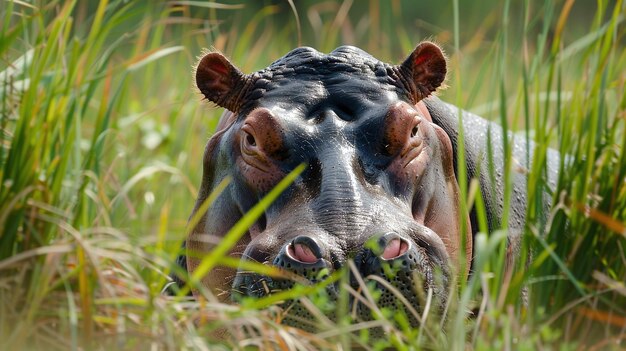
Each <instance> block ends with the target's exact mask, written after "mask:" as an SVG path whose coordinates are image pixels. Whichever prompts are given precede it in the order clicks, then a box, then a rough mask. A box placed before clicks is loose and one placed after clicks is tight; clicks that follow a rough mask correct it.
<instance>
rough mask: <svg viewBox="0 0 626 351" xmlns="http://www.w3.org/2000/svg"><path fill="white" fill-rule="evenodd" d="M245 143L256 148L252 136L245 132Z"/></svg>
mask: <svg viewBox="0 0 626 351" xmlns="http://www.w3.org/2000/svg"><path fill="white" fill-rule="evenodd" d="M246 143H247V144H248V145H250V146H256V139H254V136H253V135H252V134H250V133H247V132H246Z"/></svg>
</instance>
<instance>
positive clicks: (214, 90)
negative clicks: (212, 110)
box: [196, 52, 248, 112]
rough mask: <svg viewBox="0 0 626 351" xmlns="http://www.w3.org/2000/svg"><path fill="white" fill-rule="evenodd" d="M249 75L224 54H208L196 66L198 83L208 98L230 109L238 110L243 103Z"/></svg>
mask: <svg viewBox="0 0 626 351" xmlns="http://www.w3.org/2000/svg"><path fill="white" fill-rule="evenodd" d="M247 79H248V77H247V76H246V75H245V74H243V73H242V72H241V71H240V70H239V69H237V67H235V66H233V65H232V64H231V63H230V61H228V59H227V58H226V57H224V56H223V55H222V54H220V53H217V52H211V53H208V54H206V55H205V56H204V57H203V58H202V59H201V60H200V62H199V63H198V67H197V68H196V85H197V86H198V89H200V91H201V92H202V94H203V95H204V96H205V97H206V98H207V100H209V101H212V102H214V103H215V104H217V105H218V106H221V107H224V108H226V109H228V110H230V111H233V112H237V110H238V109H239V107H240V105H241V101H239V98H240V97H241V95H242V94H241V90H242V89H243V88H244V87H245V86H246V80H247Z"/></svg>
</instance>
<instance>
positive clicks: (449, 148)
mask: <svg viewBox="0 0 626 351" xmlns="http://www.w3.org/2000/svg"><path fill="white" fill-rule="evenodd" d="M445 75H446V60H445V57H444V55H443V53H442V52H441V50H440V49H439V47H437V46H436V45H435V44H433V43H429V42H424V43H421V44H420V45H418V46H417V48H416V49H415V50H414V51H413V52H412V53H411V54H410V55H409V57H408V58H407V59H406V60H405V61H404V62H403V63H402V64H401V65H389V64H386V63H382V62H380V61H378V60H377V59H375V58H374V57H372V56H370V55H369V54H367V53H366V52H364V51H362V50H360V49H358V48H354V47H349V46H343V47H340V48H337V49H336V50H335V51H333V52H332V53H330V54H328V55H324V54H321V53H319V52H317V51H315V50H314V49H311V48H299V49H296V50H293V51H292V52H290V53H288V54H287V55H286V56H285V57H283V58H281V59H279V60H278V61H276V62H274V63H273V64H272V65H271V66H270V67H268V68H267V69H265V70H262V71H259V72H255V73H252V74H249V75H246V74H243V73H242V72H240V71H239V70H238V69H237V68H236V67H235V66H233V65H232V64H231V63H230V62H229V61H228V60H227V59H226V58H225V57H223V56H222V55H220V54H218V53H209V54H207V55H206V56H205V57H204V58H203V59H202V60H201V61H200V63H199V64H198V68H197V70H196V82H197V84H198V88H199V89H200V91H201V92H202V93H203V95H204V96H205V97H206V98H207V99H208V100H209V101H211V102H213V103H215V104H217V105H219V106H221V107H224V108H226V109H227V112H226V113H225V114H224V115H223V116H222V119H221V121H220V123H219V125H218V131H217V132H216V134H215V135H214V136H213V137H212V138H211V139H210V140H209V142H208V144H207V147H206V150H205V155H204V173H203V178H202V185H201V187H200V192H199V195H198V199H197V202H196V206H195V208H194V214H195V213H196V212H197V211H198V209H199V208H200V205H201V204H202V203H203V202H204V201H205V200H206V198H207V197H208V196H209V194H211V192H212V191H213V189H214V188H215V187H216V186H217V184H219V183H220V182H221V181H223V180H224V179H225V178H226V177H231V178H232V182H231V184H230V185H229V186H228V188H227V189H226V190H225V191H224V192H223V193H222V194H221V195H220V196H219V197H218V199H217V200H216V202H215V203H214V205H212V206H211V207H210V208H209V209H208V211H207V212H206V213H204V214H203V215H202V217H201V220H200V222H199V223H198V224H197V225H196V227H195V228H194V230H193V231H192V232H191V234H190V235H189V237H188V240H187V241H186V248H187V255H186V257H185V256H181V259H180V261H179V262H180V263H181V265H183V266H184V267H185V268H186V269H187V270H188V271H189V272H190V273H193V272H194V271H195V269H196V268H197V267H198V265H199V264H200V262H201V260H202V257H203V255H205V254H206V253H207V252H209V251H210V250H211V249H212V248H213V247H214V245H215V242H216V241H219V239H220V238H221V237H223V236H224V235H225V233H226V232H227V231H228V230H229V229H230V228H231V227H232V226H233V225H234V224H235V223H236V222H237V221H238V220H239V219H240V218H241V217H242V216H243V215H244V214H245V213H246V212H247V211H248V210H249V209H250V208H251V207H252V206H254V205H255V204H256V203H257V202H258V201H259V199H261V198H262V197H263V196H264V195H265V194H267V192H268V191H269V190H271V189H272V188H273V187H274V186H275V185H276V184H277V183H278V182H279V181H280V180H281V179H282V178H283V177H284V176H285V175H286V174H288V173H289V172H290V171H291V170H293V169H294V168H295V167H296V166H298V165H299V164H302V163H304V164H306V165H307V168H306V170H305V171H304V172H303V173H302V174H301V175H300V176H299V177H298V179H296V181H295V182H294V183H293V184H292V185H291V186H290V187H289V188H288V189H287V190H286V191H285V192H283V193H282V194H281V195H280V197H279V198H278V199H277V200H276V201H275V202H274V203H273V204H272V205H271V206H270V207H269V208H268V209H267V210H266V212H265V214H264V215H263V216H262V217H261V218H260V219H259V220H258V221H257V223H256V224H255V225H253V226H252V227H251V228H250V229H249V230H248V232H247V233H246V235H244V236H243V238H242V239H241V240H240V241H239V242H238V244H237V245H236V246H235V247H234V248H233V250H231V252H230V253H229V255H231V256H232V257H237V258H242V259H244V260H253V261H257V262H261V263H265V264H273V265H275V266H278V267H281V268H283V269H285V270H288V271H291V272H292V273H295V274H297V275H300V276H302V277H304V278H305V280H306V281H310V282H317V281H320V280H323V279H325V276H324V275H322V276H320V275H319V274H318V273H319V272H320V270H325V271H326V272H328V273H330V272H333V271H335V270H337V269H340V268H341V267H344V266H346V264H347V261H348V260H350V259H352V260H354V262H355V266H356V267H357V270H359V273H360V274H361V275H363V276H368V275H372V274H373V275H379V276H381V277H382V278H384V279H386V280H387V281H388V282H389V283H390V284H391V286H393V287H394V288H397V289H399V290H400V291H401V292H402V294H403V295H404V296H405V298H406V299H407V300H408V301H409V302H410V303H411V304H412V305H413V306H414V307H415V308H416V309H417V310H420V306H421V305H422V303H421V302H420V301H419V297H418V296H419V295H420V294H419V293H418V292H417V291H416V289H419V288H423V289H424V290H427V289H430V290H432V291H433V293H434V296H435V298H436V301H438V302H439V303H440V305H441V306H443V304H444V303H445V299H446V296H447V290H448V289H449V282H450V281H452V279H451V278H452V276H453V275H455V274H456V275H458V277H461V278H462V279H465V277H466V276H467V274H468V273H469V267H470V266H471V263H472V239H473V236H474V235H475V234H476V232H477V231H478V225H477V220H476V213H475V209H473V208H472V209H471V210H470V211H469V213H464V212H463V211H462V209H461V207H460V205H459V203H460V198H459V189H458V181H457V176H456V174H457V154H456V153H457V149H458V120H459V118H458V115H457V114H458V111H459V110H458V109H457V108H456V107H454V106H452V105H448V104H446V103H444V102H442V101H441V100H439V99H438V98H436V97H433V96H432V95H431V94H432V93H433V92H434V91H435V90H436V89H437V88H438V87H439V86H440V85H441V84H442V82H443V80H444V79H445ZM463 126H464V130H465V161H466V164H467V177H468V184H469V181H470V180H471V179H472V178H476V179H478V180H479V183H480V188H481V190H482V194H483V197H484V199H483V200H484V202H485V205H486V210H487V215H488V224H489V229H490V230H493V229H495V228H498V227H499V225H500V218H501V216H502V212H503V194H502V192H503V189H504V185H503V175H504V170H503V167H504V162H503V159H504V157H503V154H504V153H503V148H502V130H501V128H500V127H499V126H497V125H495V124H493V123H490V122H487V121H486V120H484V119H482V118H480V117H478V116H476V115H473V114H470V113H467V112H464V113H463ZM488 133H490V135H491V137H490V139H488V138H487V134H488ZM519 139H520V138H516V139H515V140H512V153H513V159H514V160H515V162H514V164H513V165H512V168H513V170H514V173H513V177H512V182H513V194H512V195H513V196H512V198H511V208H510V210H511V211H510V217H509V232H510V233H512V234H511V236H510V238H509V239H510V240H509V241H510V250H509V252H510V254H511V256H514V255H515V254H516V252H517V249H518V245H517V243H518V242H519V233H520V232H521V231H522V229H523V225H524V218H525V213H526V199H525V197H526V174H525V173H524V171H523V167H522V165H526V164H527V157H526V149H527V148H526V145H525V144H524V142H523V141H520V140H519ZM488 142H490V145H491V148H492V154H493V163H492V165H491V167H493V170H494V172H493V175H494V177H493V179H492V178H491V177H490V176H489V174H488V172H487V170H488V169H489V167H490V165H489V160H488V157H487V143H488ZM530 150H531V151H532V148H530ZM557 166H558V155H556V153H553V152H549V154H548V168H549V170H550V171H549V178H550V179H552V180H554V179H555V177H556V173H555V170H556V169H557ZM546 206H547V202H546ZM464 227H465V228H466V229H465V230H463V228H464ZM372 238H373V239H372ZM370 240H375V241H377V242H378V245H379V247H378V249H376V248H374V249H372V248H369V247H366V242H368V241H370ZM384 266H387V267H394V268H393V269H394V270H395V271H396V272H395V273H396V274H395V275H394V276H393V277H389V276H387V275H386V274H384V273H383V267H384ZM415 277H418V279H420V282H421V284H415V281H414V280H415ZM177 281H178V282H179V283H182V282H180V281H179V280H177ZM202 283H203V285H204V286H206V287H207V288H209V289H210V290H211V291H213V292H214V293H215V294H216V295H217V296H218V297H220V298H221V299H222V300H227V299H228V298H232V297H236V296H240V295H248V296H264V295H267V294H271V293H273V292H275V291H280V290H284V289H289V288H290V287H291V286H292V285H293V282H291V281H288V280H286V279H272V278H269V277H264V276H261V275H258V274H255V273H249V272H245V271H243V270H234V269H231V268H225V267H217V268H215V269H213V270H211V271H210V272H208V274H207V275H206V276H205V277H203V279H202ZM353 283H354V284H356V280H353ZM379 288H380V289H382V290H384V293H383V298H382V299H381V301H379V303H380V304H382V305H390V306H393V305H394V298H393V296H392V294H390V293H389V291H386V288H385V287H383V286H380V287H379ZM337 289H338V288H337V286H335V285H331V286H329V288H328V292H329V293H330V294H331V296H333V295H336V294H337ZM194 293H197V291H194ZM289 310H290V311H291V312H290V313H291V314H293V315H294V318H293V319H289V318H286V319H285V321H286V322H288V323H291V324H294V325H297V326H300V327H303V325H302V323H300V322H298V321H300V320H302V318H305V319H306V318H309V317H310V316H309V315H308V314H307V312H306V311H305V310H304V308H302V306H299V305H296V306H295V307H294V306H289ZM361 310H362V311H361ZM361 310H360V312H359V316H360V318H362V319H368V318H369V315H368V312H367V311H365V310H364V309H361ZM290 321H291V322H290ZM413 322H415V321H413Z"/></svg>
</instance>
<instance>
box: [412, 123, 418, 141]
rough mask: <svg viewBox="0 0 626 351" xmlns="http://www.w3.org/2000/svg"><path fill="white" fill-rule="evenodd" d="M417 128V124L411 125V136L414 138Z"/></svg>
mask: <svg viewBox="0 0 626 351" xmlns="http://www.w3.org/2000/svg"><path fill="white" fill-rule="evenodd" d="M418 130H419V128H417V125H416V126H415V127H413V129H412V130H411V138H414V137H415V136H416V135H417V132H418Z"/></svg>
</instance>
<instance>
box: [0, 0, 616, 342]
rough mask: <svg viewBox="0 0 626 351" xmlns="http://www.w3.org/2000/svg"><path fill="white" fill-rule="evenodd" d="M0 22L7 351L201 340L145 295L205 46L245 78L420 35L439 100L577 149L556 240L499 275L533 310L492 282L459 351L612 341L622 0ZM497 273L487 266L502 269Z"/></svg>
mask: <svg viewBox="0 0 626 351" xmlns="http://www.w3.org/2000/svg"><path fill="white" fill-rule="evenodd" d="M0 18H1V19H2V20H1V23H0V38H1V41H0V98H1V104H0V111H1V120H0V132H1V133H0V142H1V145H0V182H1V183H0V336H1V337H2V340H7V341H6V345H9V346H7V347H8V348H13V347H18V346H20V345H25V344H32V345H34V347H39V348H47V347H49V346H52V347H55V348H60V349H67V348H78V347H79V346H81V347H87V348H91V347H95V348H98V347H96V346H95V344H94V340H108V341H107V343H105V344H103V345H106V346H113V345H117V346H119V345H122V346H123V348H133V347H135V346H138V345H141V346H143V345H147V344H148V343H152V345H157V346H158V345H161V346H165V347H170V348H178V346H180V345H183V346H184V347H189V348H194V347H199V348H202V347H206V346H207V344H209V345H210V343H211V342H216V341H214V340H213V339H211V338H210V337H207V336H206V335H210V333H208V332H207V333H204V334H203V329H202V328H201V326H202V325H203V324H202V323H199V324H198V323H194V321H197V320H198V319H201V320H204V319H202V318H205V317H206V316H205V315H203V313H208V312H205V311H203V310H202V309H201V308H200V309H198V306H197V305H194V306H195V309H194V308H191V307H189V306H191V305H184V304H183V303H181V302H175V303H172V302H167V301H164V300H163V299H162V298H161V297H160V296H159V292H160V289H161V287H162V286H163V284H164V282H165V281H166V278H165V275H166V273H167V272H168V271H169V269H170V268H171V263H172V262H173V259H174V257H175V255H176V254H177V253H178V248H179V247H180V243H181V241H182V240H183V238H184V235H185V225H186V222H187V217H188V215H189V214H190V212H191V209H192V206H193V202H194V200H195V196H196V194H197V188H198V186H199V184H200V177H201V175H202V153H203V150H204V145H205V143H206V141H207V140H208V138H209V137H210V135H211V133H212V132H213V130H214V128H215V125H216V124H217V120H218V118H219V115H220V113H221V111H220V110H219V109H214V108H210V107H209V106H208V105H207V104H206V103H205V102H203V101H202V99H201V96H200V94H199V93H198V92H197V90H196V89H195V87H194V80H193V75H192V71H193V67H194V65H195V63H196V61H197V59H198V57H199V56H200V55H201V54H202V53H203V52H204V51H203V50H207V49H208V50H218V51H220V52H222V53H224V54H225V55H227V56H228V57H230V58H231V60H232V62H233V63H234V64H235V65H237V66H238V67H239V68H240V69H242V70H243V71H244V72H251V71H254V70H258V69H262V68H264V67H266V66H268V65H269V64H270V63H271V62H272V61H274V60H276V59H278V58H280V57H281V56H283V55H284V54H285V53H287V52H288V51H290V50H291V49H293V48H294V47H296V46H300V45H306V46H311V47H314V48H316V49H318V50H320V51H322V52H329V51H331V50H333V49H334V48H335V47H337V46H339V45H346V44H348V45H356V46H359V47H361V48H362V49H365V50H366V51H368V52H370V53H371V54H373V55H374V56H376V57H377V58H379V59H381V60H383V61H387V62H395V63H399V62H401V61H402V60H404V58H405V57H406V56H407V55H408V53H410V52H411V50H412V49H413V48H414V47H415V46H416V45H417V44H418V43H419V42H420V41H421V40H424V39H431V40H435V41H436V42H438V43H439V44H441V45H442V47H443V48H444V50H445V51H446V52H447V55H448V57H449V72H450V73H449V75H448V80H447V85H448V86H449V88H448V89H447V90H443V91H441V92H440V93H439V95H440V96H441V97H442V98H443V99H444V100H447V101H449V102H452V103H455V104H457V105H459V106H460V107H462V108H464V109H467V110H470V111H473V112H476V113H478V114H481V115H482V116H484V117H486V118H488V119H490V120H494V121H496V122H498V123H501V124H504V125H506V126H507V127H508V128H511V129H512V130H513V131H515V132H518V133H519V135H522V136H524V137H528V138H530V139H534V140H536V141H537V142H538V145H540V149H543V152H545V147H546V146H548V145H549V146H551V147H554V148H556V149H559V150H560V151H561V152H563V153H567V154H570V155H572V159H571V160H572V163H571V164H570V165H569V166H571V167H570V168H568V169H567V170H566V171H565V172H563V173H562V176H561V179H560V183H559V188H558V189H557V191H556V193H555V203H556V204H557V205H558V206H557V207H556V208H557V210H555V213H554V214H553V215H552V216H551V217H550V219H551V220H552V222H551V223H550V224H552V227H550V226H547V227H546V226H545V223H543V224H541V225H537V226H535V224H536V223H534V222H533V223H530V224H529V228H528V233H527V234H528V237H529V238H531V239H529V243H528V244H529V245H530V244H532V245H534V247H537V248H538V251H537V258H538V259H537V263H536V264H535V265H534V266H532V267H529V270H528V271H527V272H523V274H522V275H521V276H519V277H517V278H519V279H517V278H516V279H517V280H514V281H513V284H514V285H515V284H518V285H515V287H517V286H519V285H524V284H528V283H529V282H530V283H532V284H534V285H535V286H537V288H536V290H537V294H536V295H535V296H537V298H536V300H533V301H532V303H531V305H530V306H531V308H530V309H529V310H528V311H527V310H526V309H525V308H524V307H523V304H521V303H520V302H521V301H520V297H519V294H515V293H511V292H510V291H507V290H506V289H504V290H503V291H500V290H497V289H500V288H501V287H499V286H498V285H497V284H496V283H498V282H501V280H498V279H494V280H492V284H491V285H490V286H489V287H488V289H487V290H489V289H495V290H491V295H490V296H489V298H490V299H492V300H493V301H491V300H490V301H491V302H490V304H489V307H488V309H487V311H488V313H487V315H488V316H489V318H487V317H485V319H484V320H483V321H482V324H481V322H475V324H471V323H472V322H470V324H471V325H472V326H471V327H465V326H461V329H463V330H465V328H467V329H472V328H473V329H472V330H474V333H473V334H472V337H471V341H469V343H471V344H472V345H473V346H474V347H477V348H481V347H483V348H491V347H493V348H498V349H500V348H503V347H504V346H508V347H511V345H517V346H518V347H520V348H524V347H526V348H529V349H536V348H541V347H550V345H553V346H554V345H568V342H570V341H572V340H576V341H578V340H581V339H585V337H586V336H589V335H590V333H593V332H596V331H598V330H599V331H600V334H598V335H603V336H606V338H605V339H606V340H609V341H610V342H611V343H613V344H614V345H617V346H616V347H620V346H621V347H623V345H624V330H625V329H626V321H625V320H624V307H623V306H624V305H623V304H622V303H623V301H624V299H623V295H626V294H624V293H623V290H620V289H624V285H623V282H624V281H625V280H626V277H625V269H624V266H625V265H626V258H624V257H625V256H626V255H625V254H624V235H625V233H626V230H625V229H624V228H625V227H624V222H625V218H626V206H625V204H626V191H625V190H624V186H623V185H624V180H623V179H624V176H626V161H625V156H624V154H623V147H624V143H626V139H625V137H624V125H623V119H624V118H625V116H624V110H625V105H626V102H625V101H626V97H625V90H624V85H625V84H626V77H625V74H624V72H626V63H625V61H626V57H625V53H624V43H625V35H624V34H625V32H624V29H623V24H622V22H623V19H624V5H623V2H622V1H605V0H598V1H534V0H527V1H436V2H433V1H413V0H406V1H400V0H390V1H382V0H379V1H377V0H370V1H352V0H345V1H312V0H301V1H295V0H294V1H231V0H223V1H216V2H213V1H182V0H181V1H115V0H111V1H24V0H22V1H4V0H3V1H2V2H0ZM539 155H541V152H539ZM535 167H536V168H535ZM532 169H533V170H535V169H536V170H538V171H539V172H538V173H536V175H535V176H533V177H531V182H532V183H531V190H530V192H533V191H535V190H536V189H541V187H542V184H543V183H542V180H541V170H542V169H543V168H542V167H541V165H536V166H535V165H533V168H532ZM533 186H535V187H534V188H533ZM531 211H532V210H531ZM530 215H531V216H530V217H531V218H534V215H533V214H532V213H530ZM568 223H570V224H568ZM537 228H539V229H537ZM533 231H535V232H537V231H539V232H541V234H543V235H544V237H545V242H539V243H538V242H534V241H533V240H534V239H532V238H533V236H532V232H533ZM540 241H541V240H540ZM548 257H550V258H549V259H548ZM555 257H556V258H555ZM498 259H502V256H497V255H496V256H494V258H493V263H492V265H491V266H489V265H487V266H485V267H486V268H485V269H492V270H494V272H496V273H495V274H496V275H498V274H502V271H501V270H500V271H498V267H497V265H498V263H497V262H501V261H498ZM563 267H568V269H564V268H563ZM478 283H480V282H478ZM483 288H485V286H483ZM471 296H472V299H474V300H479V299H481V295H477V293H476V292H472V295H471ZM500 296H503V297H500ZM605 296H607V297H605ZM509 302H510V304H509ZM185 303H187V304H191V302H185ZM505 304H506V306H515V307H514V308H513V309H512V310H511V309H507V308H508V307H506V306H504V305H505ZM579 304H580V305H583V308H582V309H578V313H570V312H572V311H574V310H576V308H577V307H578V305H579ZM465 307H467V308H474V307H476V306H475V305H474V304H470V305H468V306H465ZM205 310H206V309H205ZM214 310H215V311H221V312H219V313H226V312H224V311H223V310H228V311H230V310H229V309H228V308H226V307H223V306H222V307H215V306H214ZM580 311H582V312H580ZM597 311H600V312H597ZM240 312H241V311H237V313H240ZM216 313H217V312H216ZM598 313H599V314H598ZM224 316H225V314H218V317H219V318H222V319H223V318H226V317H224ZM237 316H238V317H241V315H237ZM553 316H554V318H553ZM218 317H215V316H213V315H212V316H210V317H206V318H208V319H209V320H215V319H216V318H218ZM211 318H213V319H211ZM219 318H218V319H219ZM247 318H249V319H251V320H252V319H253V317H250V316H248V317H247ZM254 318H257V317H254ZM258 318H261V317H258ZM620 318H621V319H620ZM235 319H236V318H235ZM270 319H271V318H270ZM557 319H558V320H559V321H561V322H562V324H558V325H559V327H555V326H556V325H557V324H556V323H554V320H557ZM265 322H267V321H265ZM526 322H528V323H530V326H529V327H526V326H524V323H526ZM592 322H597V323H598V324H596V326H595V327H593V328H592V327H587V328H585V326H588V324H589V323H592ZM223 323H228V322H225V321H223ZM239 323H241V321H239ZM233 324H236V323H233ZM602 326H604V327H605V328H604V329H603V327H602ZM215 328H216V327H215V325H214V324H210V323H209V327H208V330H210V331H212V330H214V329H215ZM272 330H278V329H272ZM581 330H582V332H581ZM620 330H621V334H619V335H618V334H617V333H616V331H620ZM204 332H206V330H205V331H204ZM268 333H269V332H268ZM276 333H279V332H276ZM602 333H603V334H602ZM198 335H202V337H198ZM272 335H274V336H275V335H277V334H267V335H266V338H267V339H263V337H261V339H263V340H264V341H267V340H271V338H272V337H274V336H272ZM281 335H282V334H281ZM295 335H296V336H298V334H295ZM451 335H452V334H451ZM455 335H457V336H458V335H460V337H457V338H452V337H451V339H454V340H456V343H457V344H455V345H457V346H459V345H464V342H465V341H464V340H465V337H464V334H463V333H461V334H455ZM614 335H618V336H614ZM138 336H139V337H138ZM141 336H143V337H144V338H145V339H143V338H142V337H141ZM107 337H112V339H107ZM282 337H283V338H284V335H283V336H282ZM300 337H302V336H300ZM597 339H602V337H598V338H596V339H594V340H597ZM211 340H213V341H211ZM242 340H248V339H242V338H240V339H235V340H234V341H233V340H230V341H228V342H230V344H229V343H228V342H227V343H226V345H228V347H229V348H230V347H242V345H243V344H241V343H242V342H243V341H242ZM561 341H562V342H563V343H561ZM331 342H332V340H331ZM594 342H595V341H594ZM218 343H221V342H218ZM450 343H451V344H453V342H450ZM613 344H612V345H613ZM317 345H318V347H322V346H319V345H326V346H328V345H334V344H332V343H331V344H328V345H327V344H323V343H322V344H317ZM394 345H395V346H396V347H397V345H396V344H394ZM438 345H439V346H441V345H442V344H438ZM443 345H446V344H445V343H444V344H443ZM546 345H547V346H546ZM596 345H599V346H600V347H602V346H606V345H604V344H602V341H598V343H597V344H596ZM106 346H102V345H100V347H105V348H106ZM326 346H324V347H326ZM522 346H523V347H522ZM328 347H330V346H328ZM459 347H461V346H459ZM331 348H332V347H331ZM461 348H462V347H461ZM513 348H515V347H513Z"/></svg>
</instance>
